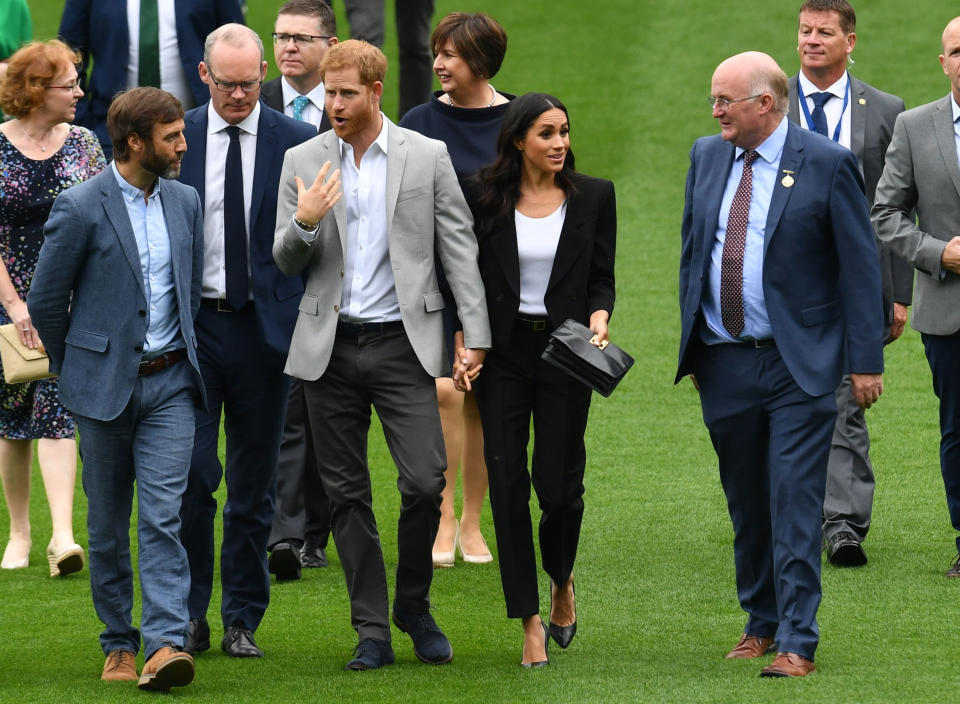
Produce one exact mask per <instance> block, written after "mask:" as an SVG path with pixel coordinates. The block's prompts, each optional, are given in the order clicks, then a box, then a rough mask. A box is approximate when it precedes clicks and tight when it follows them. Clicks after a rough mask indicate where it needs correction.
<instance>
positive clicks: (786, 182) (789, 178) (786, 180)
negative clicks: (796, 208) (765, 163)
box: [780, 169, 794, 188]
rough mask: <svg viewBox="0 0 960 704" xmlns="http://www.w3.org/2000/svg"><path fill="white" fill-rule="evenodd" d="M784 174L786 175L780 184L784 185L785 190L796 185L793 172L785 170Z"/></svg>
mask: <svg viewBox="0 0 960 704" xmlns="http://www.w3.org/2000/svg"><path fill="white" fill-rule="evenodd" d="M783 173H784V174H786V175H785V176H784V177H783V178H782V179H780V183H782V184H783V187H784V188H790V186H792V185H793V183H794V181H793V171H788V170H787V169H784V170H783Z"/></svg>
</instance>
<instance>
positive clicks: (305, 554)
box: [300, 537, 327, 567]
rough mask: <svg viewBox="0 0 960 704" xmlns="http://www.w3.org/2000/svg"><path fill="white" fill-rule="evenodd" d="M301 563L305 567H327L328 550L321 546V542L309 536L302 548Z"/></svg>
mask: <svg viewBox="0 0 960 704" xmlns="http://www.w3.org/2000/svg"><path fill="white" fill-rule="evenodd" d="M300 564H302V565H303V566H304V567H326V566H327V550H326V548H322V547H320V543H318V542H316V541H315V540H313V539H311V538H310V537H307V539H306V541H305V542H304V543H303V547H302V548H300Z"/></svg>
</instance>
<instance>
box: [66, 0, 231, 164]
mask: <svg viewBox="0 0 960 704" xmlns="http://www.w3.org/2000/svg"><path fill="white" fill-rule="evenodd" d="M241 6H242V3H241V0H66V4H65V5H64V7H63V16H62V17H61V19H60V32H59V34H60V37H61V38H63V40H64V41H65V42H67V44H69V45H70V46H72V47H73V48H74V49H76V50H77V51H79V52H80V55H81V56H82V59H83V63H82V66H81V68H80V87H81V88H83V92H84V93H85V94H86V95H85V96H84V99H83V100H82V101H81V102H80V104H79V105H77V118H76V123H77V124H78V125H83V126H84V127H88V128H90V129H91V130H93V131H94V132H96V133H97V136H98V137H99V138H100V142H101V143H102V144H103V148H104V151H105V152H106V153H107V157H108V158H109V156H110V141H109V140H108V138H107V137H108V135H107V129H106V117H107V108H108V107H110V101H111V100H113V96H114V95H115V94H116V93H118V92H119V91H121V90H125V89H128V88H134V87H136V86H155V87H157V88H163V89H164V90H166V91H169V92H171V93H173V94H174V95H175V96H176V97H177V98H179V99H180V102H181V103H183V104H184V105H185V106H186V107H187V108H188V109H189V108H192V107H193V106H194V105H200V104H201V103H203V102H205V101H206V99H207V89H206V86H204V85H203V83H202V82H201V81H200V78H199V77H198V76H197V64H198V63H199V62H200V59H201V57H202V56H203V40H204V38H206V36H207V34H209V33H210V32H212V31H213V30H214V29H216V28H217V27H219V26H220V25H222V24H226V23H228V22H243V10H242V7H241ZM91 60H92V61H93V70H92V71H91V72H90V77H89V80H87V67H88V65H89V63H90V61H91Z"/></svg>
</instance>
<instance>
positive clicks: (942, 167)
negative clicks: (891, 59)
mask: <svg viewBox="0 0 960 704" xmlns="http://www.w3.org/2000/svg"><path fill="white" fill-rule="evenodd" d="M950 102H951V97H950V96H949V95H948V96H947V97H945V98H941V99H940V100H937V101H935V102H932V103H927V104H926V105H921V106H920V107H917V108H913V109H912V110H908V111H906V112H904V113H902V114H901V115H900V116H899V117H898V118H897V123H896V125H895V126H894V128H893V141H891V142H890V148H889V149H888V150H887V159H886V164H885V166H884V169H883V175H882V176H881V177H880V183H879V184H878V185H877V195H876V199H875V201H874V205H873V211H872V213H871V216H872V219H873V226H874V228H875V229H876V231H877V236H878V237H879V238H880V240H881V241H882V242H884V243H886V244H888V245H889V246H890V248H891V249H892V250H893V251H894V252H896V253H897V254H899V255H900V256H902V257H904V258H905V259H906V260H907V261H909V262H911V263H912V264H913V265H914V266H915V267H916V269H917V276H916V282H915V287H914V297H913V298H914V300H913V316H912V320H911V324H912V325H913V328H914V329H915V330H918V331H919V332H925V333H929V334H932V335H951V334H953V333H955V332H956V331H957V330H960V305H958V304H960V276H958V275H957V274H954V273H952V272H949V271H946V270H945V269H941V267H940V257H941V256H942V255H943V249H944V247H946V245H947V242H948V241H950V240H951V239H953V237H955V236H956V235H958V234H960V165H958V162H957V148H956V143H955V141H954V132H953V112H952V110H951V107H950ZM914 209H915V210H916V216H917V221H916V222H915V221H914V218H913V216H912V213H911V211H913V210H914Z"/></svg>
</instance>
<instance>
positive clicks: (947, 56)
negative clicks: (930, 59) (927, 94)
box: [940, 17, 960, 103]
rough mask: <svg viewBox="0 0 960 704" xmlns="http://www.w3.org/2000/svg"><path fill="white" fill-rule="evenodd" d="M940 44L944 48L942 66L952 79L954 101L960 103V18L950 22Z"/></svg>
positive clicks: (951, 86) (941, 55) (951, 88)
mask: <svg viewBox="0 0 960 704" xmlns="http://www.w3.org/2000/svg"><path fill="white" fill-rule="evenodd" d="M940 43H941V45H942V46H943V53H942V54H940V65H941V66H943V72H944V73H945V74H947V77H948V78H949V79H950V90H951V92H952V93H953V98H954V100H956V101H957V102H958V103H960V17H954V18H953V19H952V20H950V22H949V23H948V24H947V26H946V27H945V28H944V30H943V35H942V36H941V37H940Z"/></svg>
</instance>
